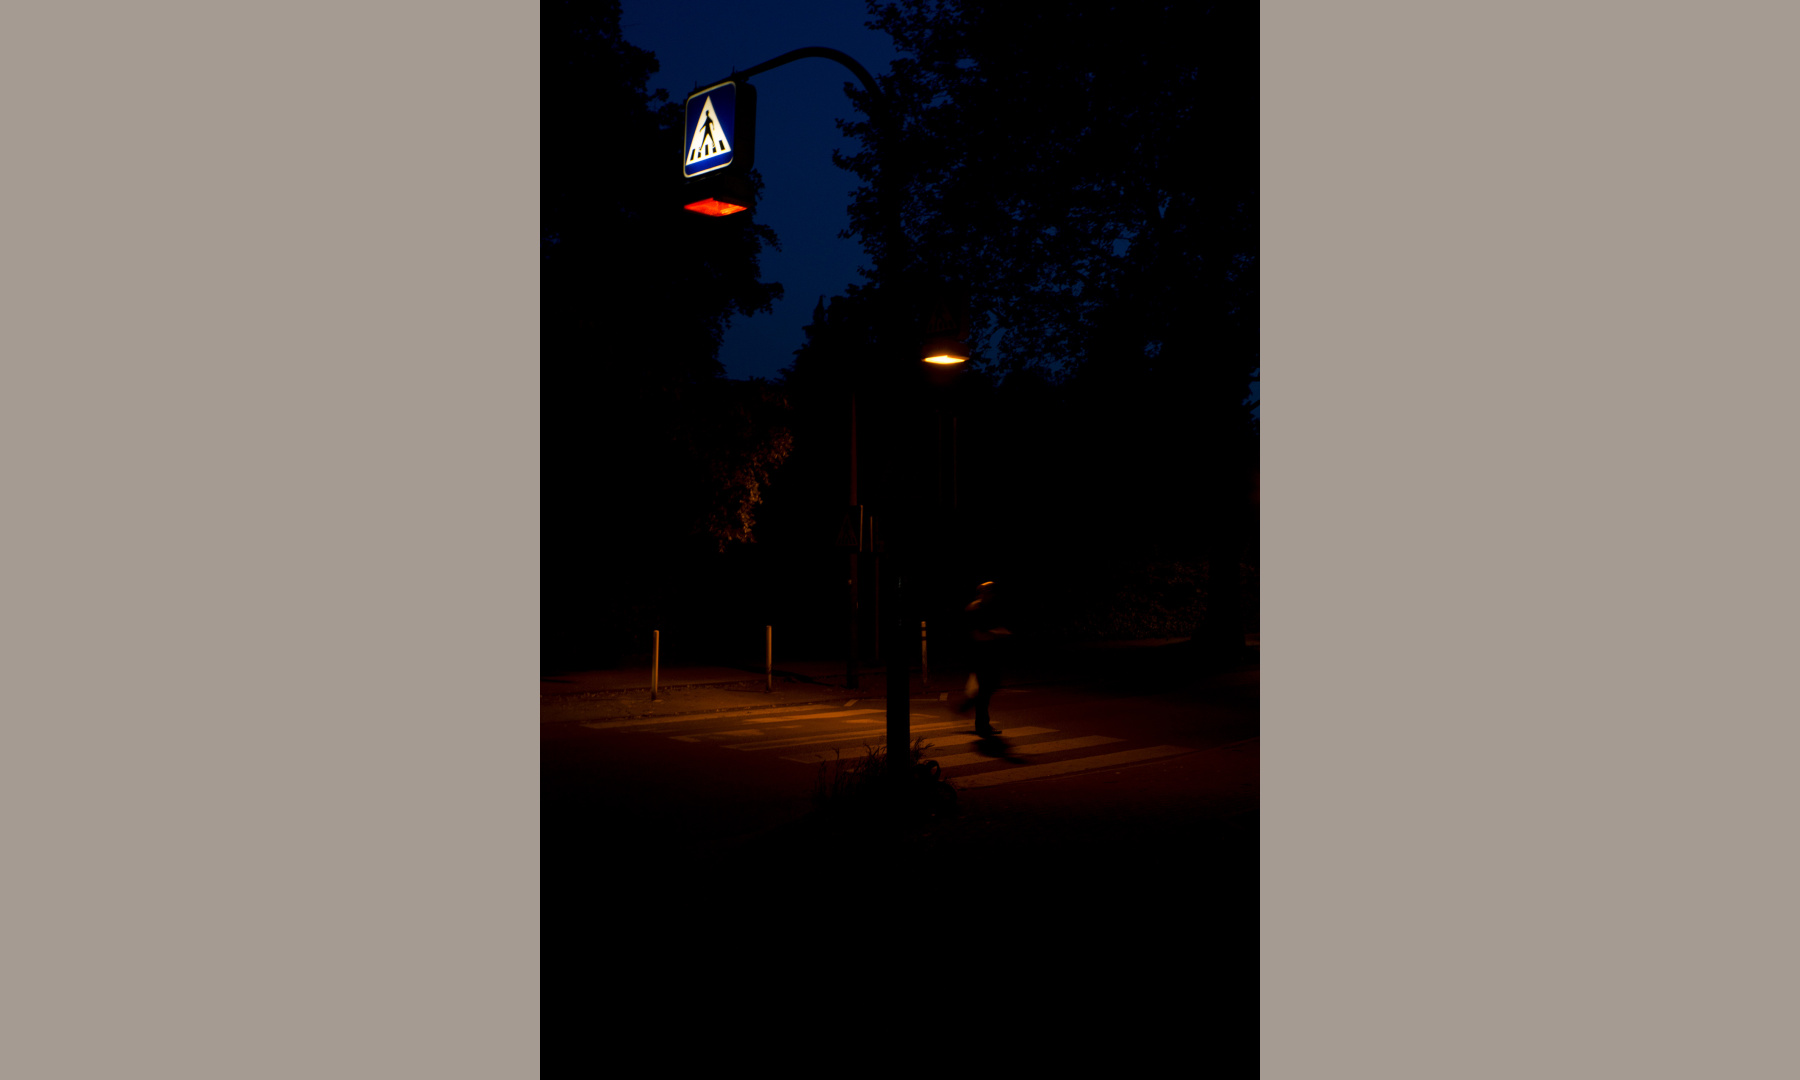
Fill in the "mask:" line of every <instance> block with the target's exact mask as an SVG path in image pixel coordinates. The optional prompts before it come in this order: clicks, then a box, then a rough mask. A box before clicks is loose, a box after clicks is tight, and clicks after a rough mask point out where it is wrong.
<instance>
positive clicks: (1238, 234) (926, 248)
mask: <svg viewBox="0 0 1800 1080" xmlns="http://www.w3.org/2000/svg"><path fill="white" fill-rule="evenodd" d="M869 10H870V12H871V14H872V16H873V23H872V25H873V26H875V27H876V28H878V29H881V30H883V31H885V32H887V33H888V34H889V35H890V36H891V37H892V38H893V40H894V43H895V46H896V48H897V49H898V51H899V52H900V54H901V56H900V59H899V60H897V61H896V62H895V64H894V67H893V69H892V72H891V74H889V75H888V76H887V77H886V78H884V79H883V80H882V85H883V89H884V91H885V92H886V94H887V96H888V99H889V101H890V103H891V104H892V105H894V106H895V107H896V109H897V111H898V113H899V114H900V116H901V118H902V119H903V127H902V128H901V130H900V133H899V134H898V135H897V136H890V138H891V139H892V140H893V141H892V142H891V143H890V144H889V145H880V144H879V143H878V138H879V136H880V133H879V132H878V131H877V130H876V128H875V127H874V126H873V125H872V124H871V122H870V121H868V120H866V119H865V120H860V121H855V122H846V123H844V125H843V126H844V129H845V130H846V132H848V133H849V134H851V135H853V136H855V137H858V138H860V139H861V140H862V141H863V143H864V150H863V151H862V152H861V153H858V154H854V155H849V156H841V157H840V158H839V163H840V164H841V165H842V166H844V167H845V168H847V169H850V170H851V171H853V172H855V173H856V174H857V175H858V176H859V177H860V178H861V179H862V180H864V181H865V186H864V187H862V188H861V189H860V190H859V191H858V192H857V194H856V196H855V200H854V202H853V205H852V209H851V218H852V225H851V229H852V231H853V232H855V233H856V234H858V235H860V236H861V237H862V239H863V241H864V243H865V245H866V246H868V247H869V248H870V249H871V250H872V251H874V252H876V253H877V255H878V259H877V270H876V271H875V274H874V278H873V280H872V282H871V284H872V285H873V286H874V287H875V288H877V289H881V288H907V287H908V282H914V283H916V282H919V281H934V282H946V283H950V284H951V285H952V286H953V287H956V288H959V289H962V290H964V291H966V293H967V294H968V295H969V296H970V297H971V299H972V302H973V307H974V309H975V311H976V312H977V314H978V320H977V325H976V334H975V344H976V346H977V354H978V358H979V359H978V363H980V364H983V365H986V366H988V367H991V368H992V369H993V370H995V371H996V373H997V374H1000V375H1002V376H1004V381H1003V382H1002V384H1001V387H1000V392H999V396H998V397H997V398H996V401H995V409H996V412H997V416H996V418H995V420H994V423H996V424H999V425H1002V426H1003V427H1004V428H1005V429H1006V430H1005V431H1003V432H1000V433H997V434H995V435H994V438H996V439H998V440H999V441H1000V443H1001V444H1002V445H1005V446H1008V447H1010V450H1011V452H1010V453H998V452H994V453H990V454H989V458H988V462H987V465H988V467H989V468H990V469H992V470H994V474H993V477H992V479H991V487H992V488H993V490H995V491H996V492H1000V493H1005V494H1008V495H1010V505H1006V506H1003V507H999V508H997V512H1000V513H1002V514H1003V515H1004V516H1006V517H1008V518H1010V519H1011V521H1012V523H1013V528H1014V530H1015V531H1020V532H1025V533H1028V534H1031V535H1036V536H1050V535H1055V536H1060V537H1062V538H1063V541H1064V543H1063V544H1062V545H1061V546H1062V548H1063V550H1064V551H1065V553H1066V552H1068V551H1071V550H1076V551H1085V552H1086V553H1087V561H1090V562H1092V561H1106V560H1108V559H1110V560H1112V561H1114V562H1117V561H1118V555H1119V553H1120V551H1121V550H1124V549H1129V550H1130V552H1131V553H1132V558H1133V559H1135V560H1136V561H1137V563H1139V564H1140V565H1148V564H1149V563H1151V562H1154V561H1155V560H1157V559H1159V558H1162V559H1166V558H1168V557H1170V556H1171V555H1174V556H1179V557H1181V558H1188V557H1196V558H1199V559H1200V560H1201V561H1202V562H1204V563H1205V564H1206V565H1207V567H1208V568H1209V569H1208V572H1207V574H1206V575H1205V576H1204V579H1205V581H1206V585H1205V591H1206V593H1207V600H1208V606H1209V611H1210V614H1211V616H1212V617H1211V618H1210V619H1209V628H1210V629H1211V630H1213V631H1215V632H1216V634H1217V636H1218V638H1219V641H1220V642H1222V643H1227V644H1228V643H1229V642H1230V641H1231V640H1232V639H1233V637H1234V635H1235V633H1236V631H1235V630H1234V627H1236V626H1238V625H1239V624H1240V623H1241V622H1242V617H1243V616H1242V611H1241V607H1242V604H1243V602H1244V598H1243V597H1242V596H1241V595H1240V594H1239V590H1238V588H1237V584H1238V583H1237V578H1238V569H1237V568H1238V564H1239V562H1240V561H1241V560H1243V558H1244V556H1245V554H1246V548H1245V545H1246V538H1247V537H1248V536H1249V535H1250V533H1249V531H1248V529H1247V521H1246V518H1247V516H1248V515H1249V514H1250V513H1252V512H1253V510H1252V507H1251V504H1250V501H1249V478H1250V477H1251V476H1252V475H1253V469H1254V455H1255V435H1254V429H1253V427H1252V425H1251V421H1250V418H1249V414H1248V409H1247V408H1246V407H1245V405H1244V400H1245V398H1246V397H1247V396H1248V388H1249V383H1250V378H1251V374H1252V373H1253V372H1254V371H1256V370H1257V368H1258V367H1259V365H1260V360H1259V358H1258V352H1259V345H1258V333H1257V320H1256V316H1257V311H1256V307H1257V300H1256V297H1257V261H1256V253H1257V214H1258V206H1259V202H1258V166H1257V160H1258V154H1257V149H1258V148H1257V128H1256V124H1257V108H1256V100H1257V99H1256V94H1257V60H1256V55H1257V52H1256V49H1257V33H1256V20H1257V8H1256V6H1255V5H1248V4H1240V5H1221V6H1214V7H1199V6H1191V5H1184V4H1178V3H1152V4H1092V3H1087V2H1084V0H1034V2H1032V3H1016V2H1011V3H993V2H987V3H984V2H980V0H901V2H898V3H887V4H882V3H876V2H871V3H870V4H869ZM853 96H854V97H856V98H857V99H858V100H859V101H860V100H861V98H862V94H861V93H860V91H853ZM864 104H865V107H866V105H867V103H866V102H865V103H864ZM884 168H887V169H890V170H894V171H896V172H897V174H898V176H897V177H896V178H895V179H897V180H898V181H899V182H900V183H901V184H902V185H903V187H904V192H905V196H904V202H903V207H902V213H901V219H902V221H903V223H904V231H905V235H906V244H905V250H904V251H895V252H888V251H886V247H887V244H888V240H887V235H886V233H885V232H884V231H883V228H882V227H881V222H882V219H881V217H880V213H879V211H880V206H879V205H878V198H877V194H878V190H879V183H878V181H879V180H880V179H881V175H880V174H881V171H882V170H883V169H884ZM884 255H885V256H886V258H885V259H883V258H881V256H884ZM913 287H916V286H913ZM1026 373H1035V374H1036V375H1037V377H1038V379H1039V381H1040V382H1042V383H1047V384H1049V385H1051V386H1054V387H1056V388H1057V390H1058V393H1056V394H1054V395H1045V394H1043V393H1042V392H1041V390H1040V391H1033V393H1034V394H1035V395H1036V397H1037V399H1038V400H1037V402H1036V404H1035V405H1034V407H1035V408H1040V409H1043V408H1048V409H1051V410H1053V412H1054V415H1055V417H1056V419H1057V421H1058V424H1059V426H1060V428H1061V435H1060V438H1057V439H1054V440H1045V438H1044V435H1043V433H1042V431H1041V430H1038V431H1035V432H1034V431H1031V430H1029V429H1031V428H1032V427H1033V424H1032V422H1031V421H1028V420H1025V419H1023V418H1021V417H1019V416H1016V415H1010V413H1011V409H1010V406H1009V404H1008V402H1009V400H1011V399H1016V398H1017V397H1018V395H1014V394H1009V393H1008V392H1007V390H1006V384H1007V383H1011V382H1013V381H1014V379H1016V378H1017V377H1018V376H1020V375H1022V374H1026ZM1019 385H1020V386H1021V388H1022V389H1023V387H1024V384H1023V383H1020V384H1019ZM1047 396H1048V397H1049V398H1051V399H1052V400H1045V399H1046V397H1047ZM1047 478H1054V479H1053V482H1051V481H1049V480H1048V479H1047ZM1074 506H1080V507H1082V508H1084V509H1085V510H1086V511H1087V513H1085V514H1081V515H1078V514H1076V513H1072V512H1071V511H1072V508H1073V507H1074ZM1043 572H1044V573H1045V574H1046V575H1048V574H1049V573H1050V571H1049V570H1047V569H1045V570H1044V571H1043ZM1182 577H1183V575H1182V574H1181V573H1174V574H1173V575H1171V579H1172V580H1173V579H1181V578H1182Z"/></svg>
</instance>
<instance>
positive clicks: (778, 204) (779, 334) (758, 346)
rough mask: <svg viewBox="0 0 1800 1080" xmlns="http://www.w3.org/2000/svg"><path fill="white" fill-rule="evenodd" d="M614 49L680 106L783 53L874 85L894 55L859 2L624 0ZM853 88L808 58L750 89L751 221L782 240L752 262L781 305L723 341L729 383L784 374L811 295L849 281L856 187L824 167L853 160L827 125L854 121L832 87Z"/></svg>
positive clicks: (858, 260) (733, 329)
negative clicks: (832, 53) (824, 54)
mask: <svg viewBox="0 0 1800 1080" xmlns="http://www.w3.org/2000/svg"><path fill="white" fill-rule="evenodd" d="M622 7H623V18H622V19H621V20H620V25H621V28H622V29H623V30H624V34H625V40H626V41H629V42H631V43H632V44H633V45H636V46H638V47H639V48H641V49H648V50H650V51H651V52H653V53H655V54H656V59H657V61H658V62H659V63H660V64H661V65H662V67H661V70H659V71H658V72H657V73H656V74H655V75H653V76H651V78H650V87H651V89H652V90H656V89H663V90H667V91H668V92H669V97H670V98H671V99H672V100H674V101H677V102H679V101H681V100H683V99H684V98H686V97H687V95H688V94H689V93H690V92H692V91H693V90H695V89H697V88H698V87H700V86H705V85H706V84H708V83H712V82H716V81H718V80H720V79H723V78H725V77H727V76H728V75H730V74H731V72H732V70H733V69H734V68H737V69H743V68H748V67H751V66H753V65H756V64H760V63H762V62H763V61H765V60H771V59H774V58H775V57H777V56H780V55H781V54H782V53H784V52H788V51H789V50H792V49H798V48H801V47H802V46H806V45H824V46H827V47H829V48H833V49H838V50H840V51H842V52H846V53H849V54H850V55H851V56H853V57H855V58H856V59H857V60H858V61H860V62H861V63H862V65H863V66H864V67H866V68H868V69H869V72H870V73H871V74H873V75H876V76H881V75H885V74H887V69H888V65H889V64H890V63H891V62H892V61H893V59H894V57H895V55H896V54H895V53H894V51H893V48H892V46H891V43H890V42H889V40H888V37H887V35H886V34H879V33H876V32H875V31H873V30H868V29H865V28H864V27H863V25H862V24H863V23H864V22H866V21H867V20H868V18H869V16H868V14H867V13H866V12H865V10H864V8H863V4H862V0H783V2H780V3H741V2H740V3H729V2H721V0H693V2H688V3H680V4H671V3H668V2H667V0H623V5H622ZM855 81H856V76H854V75H852V74H851V73H850V72H849V71H847V70H845V69H844V68H843V67H842V66H840V65H838V64H836V63H833V62H832V61H830V60H821V59H818V58H809V59H805V60H797V61H795V62H793V63H791V64H787V65H785V66H783V67H779V68H776V69H775V70H774V71H768V72H764V73H763V74H761V75H758V76H757V77H756V80H755V82H756V91H757V110H756V166H757V169H758V170H759V171H760V172H761V173H762V175H763V180H764V181H765V184H766V187H765V189H764V192H763V198H762V201H761V202H760V203H759V204H758V206H757V210H756V214H757V217H758V219H759V220H761V221H763V222H765V223H766V224H768V225H770V226H772V227H773V228H774V229H775V232H776V234H777V235H778V236H779V237H780V238H781V247H782V250H780V251H768V250H766V251H765V252H764V253H763V263H762V266H763V280H765V281H778V282H780V283H781V284H782V285H783V286H784V287H786V289H787V295H786V296H785V297H784V298H783V299H781V300H780V301H777V302H776V304H775V309H774V311H773V313H771V314H768V315H756V316H753V317H751V318H748V319H746V318H744V317H742V316H738V317H736V318H734V319H733V320H732V323H731V325H730V326H729V327H728V328H727V329H726V331H725V342H724V345H723V347H722V348H721V349H720V350H719V360H720V361H721V362H722V363H723V364H724V365H725V373H726V374H727V375H729V376H730V377H732V378H734V379H743V378H748V377H750V376H752V375H760V376H763V377H765V378H773V377H774V376H775V373H776V371H777V369H779V368H781V367H784V366H786V365H787V364H789V363H791V362H792V361H793V358H794V355H793V354H794V350H795V349H797V348H799V347H800V345H801V343H802V341H804V336H803V335H802V334H801V332H800V328H801V327H803V326H805V325H806V324H807V323H808V322H810V321H812V312H813V305H814V304H816V303H817V302H818V300H819V297H820V296H821V295H825V296H831V295H834V294H837V293H841V292H843V291H844V288H845V287H846V286H847V285H849V284H851V283H852V282H857V281H860V280H861V279H860V278H859V277H858V276H857V273H856V268H857V267H858V266H859V265H863V264H864V261H865V260H864V257H863V251H862V245H861V244H859V243H857V242H856V241H854V240H840V239H838V233H839V232H841V231H843V230H844V229H845V228H846V227H847V226H848V224H849V215H848V213H847V207H848V206H849V203H850V192H851V191H852V190H853V189H854V188H855V187H856V177H855V176H854V175H853V174H851V173H848V172H846V171H844V170H842V169H839V168H838V167H836V166H835V165H833V164H832V163H831V151H832V150H833V149H839V150H842V151H844V152H845V153H851V152H854V151H855V150H856V149H857V146H856V144H855V143H853V142H851V141H850V140H848V139H846V138H844V137H843V136H842V135H840V134H839V133H838V130H837V125H836V124H835V123H834V122H833V121H834V120H836V119H838V118H840V117H842V118H844V119H855V118H856V114H855V112H854V110H853V109H852V108H851V106H850V100H849V98H847V97H845V96H844V92H843V85H844V83H846V82H855ZM680 164H681V158H680V148H679V147H677V146H675V145H672V144H671V145H670V147H669V168H670V170H671V171H673V170H675V169H677V168H679V167H680Z"/></svg>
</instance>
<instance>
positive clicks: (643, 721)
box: [581, 705, 817, 731]
mask: <svg viewBox="0 0 1800 1080" xmlns="http://www.w3.org/2000/svg"><path fill="white" fill-rule="evenodd" d="M797 707H798V708H805V706H794V705H759V706H757V707H756V708H754V709H727V710H724V711H722V712H709V713H687V714H685V715H682V716H633V717H631V718H630V719H627V720H584V721H582V723H581V726H582V727H584V728H593V729H594V730H596V731H606V730H609V729H611V728H622V727H655V726H656V725H657V724H685V723H689V722H691V721H694V720H736V719H739V718H741V719H742V720H743V721H744V722H745V723H747V724H766V723H771V722H773V721H776V720H806V719H810V718H811V717H813V716H815V715H817V714H815V713H809V712H795V711H794V710H795V708H797ZM771 709H777V710H781V713H782V715H779V716H768V717H761V716H757V715H755V714H757V713H765V712H768V711H769V710H771Z"/></svg>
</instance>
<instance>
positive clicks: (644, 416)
mask: <svg viewBox="0 0 1800 1080" xmlns="http://www.w3.org/2000/svg"><path fill="white" fill-rule="evenodd" d="M619 16H620V11H619V4H618V3H617V0H593V2H572V0H565V2H561V3H549V4H546V5H544V7H543V24H542V37H543V48H542V79H543V89H542V100H543V118H542V160H543V185H542V199H543V202H542V234H543V235H542V241H541V258H540V264H539V265H540V272H541V285H542V295H543V302H542V307H543V312H542V314H543V318H542V332H543V337H542V367H541V372H542V402H543V409H542V450H543V487H544V500H543V530H544V543H543V581H544V620H545V631H546V648H547V650H548V649H551V648H553V647H557V643H558V642H560V643H562V644H566V645H569V646H570V647H569V648H568V649H567V650H566V651H567V652H571V653H579V652H582V651H583V650H584V649H585V650H587V651H589V652H591V651H592V647H593V646H592V644H591V643H592V640H593V639H594V635H596V634H598V635H600V636H601V637H607V636H609V635H618V634H625V635H629V636H632V640H636V637H637V636H641V635H640V631H647V630H648V629H649V628H650V626H651V625H652V624H653V623H654V622H656V621H657V619H658V618H659V617H663V614H664V613H667V612H669V611H670V610H672V609H675V608H683V609H686V610H690V611H702V610H704V608H705V606H706V603H705V598H704V597H703V596H701V595H699V593H698V591H697V590H699V589H700V588H702V587H703V586H702V585H701V584H698V583H700V582H703V581H704V580H705V578H706V575H705V574H704V573H698V572H697V570H698V569H700V568H701V567H702V566H703V560H704V558H705V557H706V556H708V555H710V556H713V557H716V556H717V555H718V554H719V552H720V551H722V550H723V549H725V548H726V547H727V546H729V545H730V544H732V543H743V542H749V541H751V540H752V539H753V538H754V526H755V522H756V512H757V508H758V506H759V505H760V503H761V502H762V500H763V499H764V498H765V497H766V494H767V489H768V485H769V483H770V480H771V477H772V476H773V474H774V472H775V470H776V468H777V467H778V466H779V464H780V462H781V460H782V459H783V458H784V457H785V456H786V455H787V453H788V449H789V447H790V445H791V438H790V436H789V435H788V433H787V430H786V424H785V420H784V419H783V415H784V409H783V406H782V402H781V397H780V395H779V394H778V393H776V392H774V391H773V389H772V388H770V387H768V386H766V385H748V386H747V385H744V384H732V383H729V382H728V381H727V380H725V379H724V378H723V369H722V368H721V366H720V364H719V362H718V349H719V344H720V342H721V340H722V339H723V336H724V331H725V327H726V326H727V325H728V324H729V322H730V320H731V319H732V318H733V317H734V316H736V315H743V316H748V315H751V314H754V313H757V312H767V311H769V310H770V309H771V306H772V302H773V301H774V300H776V299H778V298H779V297H780V296H781V286H780V285H779V284H775V283H772V282H764V281H763V280H762V279H761V275H760V268H759V262H758V257H759V254H760V252H761V250H762V248H763V246H764V245H765V244H767V245H777V239H776V236H775V233H774V231H773V230H772V229H770V228H769V227H768V226H767V225H765V224H762V223H759V222H756V221H754V220H743V219H745V218H749V217H750V215H739V216H738V217H737V218H726V219H710V218H708V219H703V218H701V217H700V216H699V215H696V214H692V213H687V212H685V211H683V210H682V209H681V207H680V202H679V194H680V184H681V178H680V172H679V169H678V168H677V165H678V160H679V157H678V153H677V151H676V149H675V148H676V146H677V144H678V141H679V135H678V131H679V128H680V126H681V123H682V106H681V103H680V102H674V101H670V100H668V95H667V94H666V93H665V92H663V91H660V90H659V91H656V92H654V93H651V92H650V91H649V90H648V89H647V82H648V79H649V77H650V76H651V75H652V74H653V73H655V71H656V70H657V62H656V58H655V57H654V56H653V55H652V54H651V53H649V52H647V51H645V50H643V49H639V48H637V47H635V46H633V45H631V44H630V43H629V42H627V41H626V40H625V39H624V37H623V35H622V34H621V31H620V27H619ZM753 182H754V183H755V184H757V185H758V186H760V178H756V177H754V176H753ZM553 638H554V639H556V640H555V641H552V640H551V639H553ZM578 639H580V640H588V641H589V644H588V645H582V644H580V640H578Z"/></svg>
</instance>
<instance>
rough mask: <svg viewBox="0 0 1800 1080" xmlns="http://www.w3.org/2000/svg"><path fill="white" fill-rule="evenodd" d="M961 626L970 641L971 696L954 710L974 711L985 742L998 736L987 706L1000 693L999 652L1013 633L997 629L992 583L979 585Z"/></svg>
mask: <svg viewBox="0 0 1800 1080" xmlns="http://www.w3.org/2000/svg"><path fill="white" fill-rule="evenodd" d="M963 623H964V626H965V627H966V629H967V631H968V639H969V666H970V668H971V669H972V670H971V672H970V674H969V682H970V683H971V684H972V685H971V687H970V690H971V692H970V693H969V695H968V696H967V697H966V698H964V699H963V703H962V704H961V705H959V706H958V707H957V711H959V712H968V711H969V710H970V709H974V710H975V734H977V735H980V736H982V737H983V738H988V737H991V736H994V735H998V734H1000V730H999V729H998V728H996V727H994V724H993V721H992V719H991V718H990V717H989V715H988V703H989V702H991V701H992V700H993V699H994V691H996V690H998V689H1000V660H1001V656H1000V653H1001V650H1002V649H1003V648H1004V647H1005V644H1006V641H1007V639H1008V638H1010V637H1011V636H1012V631H1010V630H1008V629H1007V628H1006V627H1004V626H1001V625H1000V607H999V603H998V592H997V591H996V590H995V587H994V583H993V582H991V581H984V582H982V583H981V584H980V585H979V586H978V587H977V588H976V590H975V599H974V600H971V601H970V602H969V605H968V607H966V608H964V609H963Z"/></svg>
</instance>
